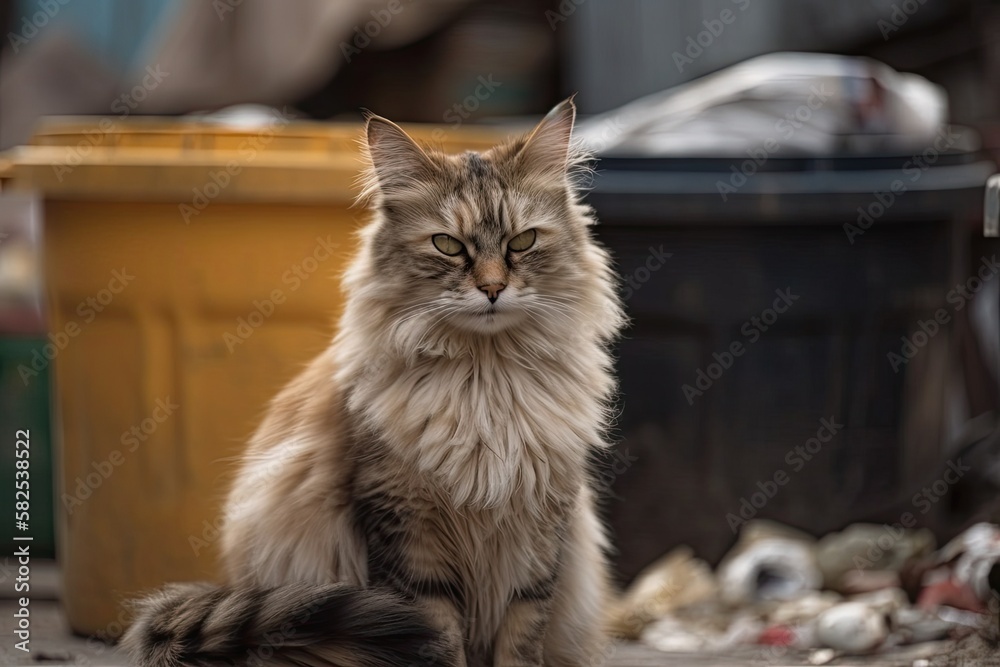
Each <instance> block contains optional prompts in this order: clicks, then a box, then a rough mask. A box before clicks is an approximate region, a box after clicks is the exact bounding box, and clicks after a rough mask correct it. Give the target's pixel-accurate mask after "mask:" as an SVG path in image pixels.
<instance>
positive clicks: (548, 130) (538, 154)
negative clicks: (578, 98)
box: [517, 97, 576, 174]
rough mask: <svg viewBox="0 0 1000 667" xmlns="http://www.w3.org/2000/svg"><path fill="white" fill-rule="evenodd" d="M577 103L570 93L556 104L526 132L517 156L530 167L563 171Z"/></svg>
mask: <svg viewBox="0 0 1000 667" xmlns="http://www.w3.org/2000/svg"><path fill="white" fill-rule="evenodd" d="M575 120H576V105H575V104H574V103H573V98H572V97H569V98H567V99H565V100H563V101H562V102H560V103H559V104H557V105H556V106H555V107H554V108H553V109H552V111H550V112H549V113H548V114H547V115H546V116H545V118H543V119H542V122H540V123H539V124H538V126H537V127H535V129H534V130H533V131H532V132H531V134H530V135H528V138H527V140H525V143H524V146H523V147H522V148H521V150H520V151H519V152H518V155H517V157H518V159H519V160H520V161H521V162H522V164H523V165H524V166H525V167H526V168H528V169H529V170H531V171H534V172H539V173H548V174H565V173H566V170H567V169H568V168H569V162H570V139H571V138H572V136H573V123H574V122H575Z"/></svg>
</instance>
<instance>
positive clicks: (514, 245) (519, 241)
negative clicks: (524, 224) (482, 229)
mask: <svg viewBox="0 0 1000 667" xmlns="http://www.w3.org/2000/svg"><path fill="white" fill-rule="evenodd" d="M533 245H535V230H534V229H529V230H528V231H526V232H521V233H520V234H518V235H517V236H515V237H514V238H512V239H511V240H510V242H509V243H508V244H507V247H508V248H510V249H511V250H513V251H514V252H523V251H525V250H527V249H528V248H530V247H531V246H533Z"/></svg>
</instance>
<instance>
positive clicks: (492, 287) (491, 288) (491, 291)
mask: <svg viewBox="0 0 1000 667" xmlns="http://www.w3.org/2000/svg"><path fill="white" fill-rule="evenodd" d="M506 286H507V285H506V283H491V284H489V285H480V286H479V289H480V290H482V291H483V293H484V294H486V298H487V299H489V300H490V303H496V302H497V297H499V296H500V292H502V291H503V288H504V287H506Z"/></svg>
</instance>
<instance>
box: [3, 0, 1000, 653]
mask: <svg viewBox="0 0 1000 667" xmlns="http://www.w3.org/2000/svg"><path fill="white" fill-rule="evenodd" d="M0 35H3V36H4V37H3V45H2V51H0V150H2V151H3V152H0V188H2V189H0V386H2V391H3V404H2V406H0V431H2V433H4V434H5V435H4V437H8V436H10V434H13V433H14V432H15V431H16V430H18V429H30V434H31V442H32V458H31V466H32V467H31V480H32V485H33V489H32V490H34V491H36V493H34V494H32V500H31V516H32V523H31V528H30V531H31V532H32V533H33V535H34V536H35V545H36V548H37V549H38V552H39V553H40V554H42V553H44V554H45V555H48V556H53V557H57V558H58V559H59V561H60V564H61V567H62V569H63V573H64V576H65V582H66V583H65V589H66V590H65V596H66V599H65V604H66V607H67V612H68V614H69V617H70V623H71V625H72V627H73V628H74V629H76V630H77V631H80V632H85V633H90V632H102V631H103V632H104V633H105V634H112V635H113V634H115V633H114V632H110V633H109V632H108V631H107V628H108V624H109V623H114V622H115V621H114V619H115V618H118V617H119V615H120V611H119V609H118V606H117V600H118V599H120V597H121V596H122V595H125V594H127V593H129V592H131V591H135V590H139V589H142V588H146V587H149V586H154V585H158V584H159V583H161V582H163V581H169V580H186V579H200V578H205V577H211V576H214V575H215V572H216V571H215V564H214V560H213V559H214V556H215V544H214V541H215V539H216V538H217V535H218V529H219V527H220V523H219V522H220V521H221V519H220V515H219V504H218V503H219V500H220V499H221V495H222V491H223V489H224V488H225V484H226V482H227V480H228V476H229V474H230V472H231V463H230V462H231V460H232V458H233V457H234V456H237V455H238V454H239V451H240V449H241V447H242V443H244V442H245V440H246V437H247V436H248V435H249V434H250V433H251V432H252V430H253V427H254V426H255V424H256V420H257V419H258V418H259V416H260V414H261V410H262V409H263V407H264V405H265V404H266V401H267V400H268V399H269V398H270V397H271V396H272V395H273V394H274V393H275V391H277V389H278V388H280V387H281V386H282V384H283V383H284V382H286V381H287V380H288V379H289V378H290V377H291V376H292V375H294V374H295V372H296V371H297V369H298V368H299V367H300V366H301V364H302V363H304V362H305V361H307V360H308V359H309V358H311V357H312V356H314V355H315V354H316V353H318V351H319V350H321V349H322V348H323V347H324V346H325V345H326V343H327V342H328V340H329V337H330V336H331V334H332V332H333V327H334V322H335V319H334V318H335V316H336V313H337V311H338V309H339V307H340V295H339V292H338V288H337V283H336V277H337V275H338V271H339V270H340V268H341V267H342V266H343V264H344V261H345V258H347V257H349V256H350V254H351V251H352V247H353V244H354V237H353V232H354V231H355V230H356V229H357V227H358V226H359V225H360V224H362V223H363V220H364V212H363V211H360V210H358V209H356V208H352V207H351V201H352V198H353V196H354V194H355V193H356V191H355V190H354V186H353V183H354V178H355V176H356V174H357V169H358V165H359V162H358V156H357V147H356V139H357V137H358V136H359V132H360V127H361V125H360V122H361V113H362V109H371V110H372V111H374V112H376V113H378V114H380V115H383V116H387V117H389V118H391V119H393V120H396V121H399V122H401V123H403V124H404V126H405V127H406V128H407V129H408V130H410V131H411V132H412V133H413V134H414V136H415V137H417V138H418V139H419V140H421V141H423V142H425V143H427V144H430V145H434V146H438V147H441V148H443V149H445V150H456V151H457V150H467V149H482V148H486V147H488V146H490V145H492V144H493V143H496V142H497V141H499V140H501V139H503V138H504V137H506V136H509V135H510V134H511V133H515V132H519V131H523V130H525V129H527V128H529V127H530V126H531V124H532V123H534V122H537V120H538V118H539V117H540V116H541V115H542V114H543V113H545V112H546V111H547V110H548V109H549V108H550V107H551V106H552V105H554V104H555V103H557V102H558V101H560V100H561V99H564V98H565V97H567V96H568V95H570V94H574V93H575V94H576V102H577V105H578V108H579V112H580V116H579V120H578V128H577V136H578V138H579V140H580V141H581V142H582V144H583V145H584V147H586V148H587V149H589V150H591V151H592V152H593V153H595V155H596V156H597V157H598V158H599V161H598V162H597V163H596V166H597V172H596V175H595V177H594V178H593V179H592V182H590V183H589V184H588V193H587V198H588V201H589V203H590V204H592V205H593V206H594V207H595V208H596V209H597V212H598V216H599V217H600V219H601V221H602V226H601V228H600V229H599V231H598V232H597V234H598V237H599V238H600V240H601V241H602V242H604V243H605V244H606V245H608V246H609V247H610V249H611V250H612V252H613V254H614V256H615V260H616V263H617V268H618V270H619V272H620V274H621V277H622V290H623V296H624V298H625V299H626V305H627V309H628V312H629V315H630V316H631V318H632V326H631V327H630V329H629V330H628V332H627V335H626V337H625V338H624V340H623V341H622V342H621V343H620V345H619V346H618V348H617V358H618V372H619V375H620V378H621V399H620V405H619V410H620V415H619V418H618V421H617V423H616V425H615V430H614V433H613V435H614V437H615V440H616V449H615V453H614V455H613V456H610V457H609V458H608V459H607V460H603V461H599V462H597V464H596V465H597V469H598V478H599V479H600V483H601V484H602V486H603V487H604V489H605V490H606V491H607V497H608V498H607V501H606V503H605V506H604V512H605V514H606V517H607V519H608V521H609V522H610V525H611V527H612V532H613V535H614V542H615V553H614V555H613V561H614V566H615V573H616V578H617V580H618V582H619V583H621V584H623V585H624V584H627V583H628V582H629V581H631V580H632V579H633V578H634V577H635V575H636V574H637V573H638V572H640V570H642V568H643V567H645V566H647V565H649V564H650V563H651V562H653V561H655V560H656V559H657V558H658V557H660V556H661V555H662V554H664V553H666V552H668V551H669V550H671V549H673V548H675V547H678V546H681V545H686V546H689V547H690V548H691V549H692V550H693V553H695V554H697V555H698V556H699V557H700V558H703V559H705V560H706V561H707V562H708V563H710V564H712V565H715V564H717V563H718V562H719V561H720V560H721V559H722V558H723V556H724V555H725V554H726V553H727V551H729V550H730V549H731V548H732V546H733V544H734V542H735V541H736V539H737V535H738V534H739V532H740V530H741V528H742V527H743V526H744V525H745V524H746V523H747V522H748V521H751V520H753V519H765V518H766V519H772V520H775V521H778V522H781V523H782V524H785V525H787V526H790V527H793V528H795V529H798V530H801V531H804V532H805V533H806V534H808V535H810V536H812V537H820V536H822V535H824V534H827V533H829V532H830V531H836V530H840V529H843V528H844V527H846V526H849V525H851V524H852V523H856V522H870V523H874V524H876V525H878V524H883V523H884V524H895V523H898V522H899V521H900V519H901V517H904V516H905V515H907V514H908V513H909V514H911V515H913V516H914V517H915V526H907V528H912V527H915V528H923V529H927V531H929V533H930V534H932V535H933V539H934V541H935V543H936V544H943V543H945V542H946V541H948V540H950V539H952V538H953V537H955V536H956V535H960V534H961V533H962V531H964V530H965V529H966V528H967V527H968V526H970V525H972V524H973V523H974V522H976V521H980V520H995V518H996V514H995V512H996V510H997V503H996V496H997V493H996V492H997V489H998V487H1000V440H998V437H1000V431H998V428H997V427H998V421H997V412H996V411H997V407H998V401H1000V393H998V390H1000V387H998V371H1000V314H998V304H1000V280H996V277H997V273H998V272H1000V265H997V263H996V259H995V255H994V253H996V252H997V251H998V250H1000V247H998V242H997V240H996V238H994V236H995V234H996V229H995V226H990V224H988V223H989V220H990V218H989V216H987V224H986V226H985V227H984V198H985V197H986V195H987V189H988V188H987V180H988V179H989V177H990V176H991V175H992V174H993V173H994V172H995V171H996V167H995V163H996V160H997V158H998V151H1000V3H998V2H995V1H993V0H841V1H840V2H836V3H831V2H826V1H823V0H705V1H700V2H694V1H689V0H676V1H671V2H659V1H653V0H615V1H614V2H612V1H611V0H558V1H557V0H285V1H284V2H280V3H278V2H272V1H270V0H18V1H13V2H12V1H10V0H7V1H6V2H0ZM994 215H995V214H994ZM2 452H3V453H2V454H0V475H2V476H3V477H4V479H7V478H10V479H14V471H15V464H16V460H15V456H14V450H13V448H8V447H6V446H5V447H3V448H2ZM958 461H961V462H962V466H967V467H968V468H969V469H968V470H966V469H965V468H961V470H962V474H961V475H959V476H958V477H956V476H955V475H956V474H957V473H955V472H954V470H955V467H956V466H957V465H958V463H957V462H958ZM949 470H951V471H953V472H952V473H948V471H949ZM946 474H947V475H948V476H947V477H946V476H945V475H946ZM942 480H944V481H943V482H942ZM4 484H5V485H6V481H5V482H4ZM935 484H937V485H936V486H935ZM4 488H7V487H6V486H5V487H4ZM921 494H923V495H921ZM14 502H15V499H14V498H13V497H11V498H8V497H4V498H0V510H2V512H0V513H4V512H8V511H9V512H14V511H15V507H14ZM925 507H926V508H927V509H926V511H925V510H924V508H925ZM4 508H6V509H4ZM0 539H3V540H8V538H7V537H6V536H0ZM13 544H14V542H13V541H12V540H11V541H8V545H9V546H11V547H13ZM924 555H926V554H924Z"/></svg>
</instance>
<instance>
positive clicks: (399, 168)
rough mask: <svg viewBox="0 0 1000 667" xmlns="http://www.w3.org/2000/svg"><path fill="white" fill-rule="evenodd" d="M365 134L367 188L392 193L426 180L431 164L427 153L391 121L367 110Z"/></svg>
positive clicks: (431, 167)
mask: <svg viewBox="0 0 1000 667" xmlns="http://www.w3.org/2000/svg"><path fill="white" fill-rule="evenodd" d="M365 136H366V148H367V153H368V159H369V163H370V165H371V172H372V173H371V174H370V180H371V181H373V182H370V183H369V184H368V186H369V188H371V189H376V188H377V189H378V190H379V191H380V192H381V193H382V194H384V195H387V194H393V193H397V192H398V191H400V190H405V189H407V188H412V187H414V186H418V185H420V184H421V183H426V181H427V178H428V177H429V176H431V173H432V171H433V169H434V164H433V163H432V162H431V159H430V158H429V157H428V156H427V153H425V152H424V151H423V149H422V148H420V146H418V145H417V144H416V142H415V141H413V139H411V138H410V136H409V135H408V134H406V132H404V131H403V128H401V127H400V126H398V125H396V124H395V123H393V122H392V121H390V120H387V119H385V118H382V117H381V116H376V115H375V114H368V115H367V126H366V129H365Z"/></svg>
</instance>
